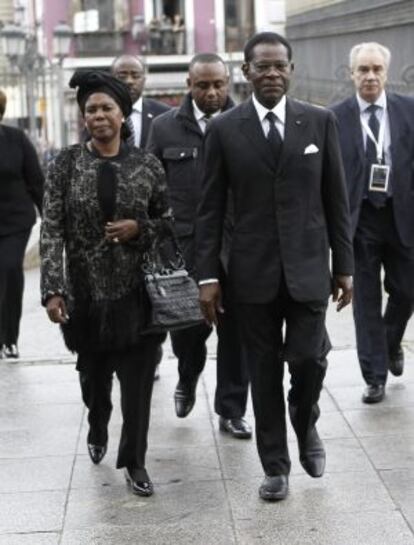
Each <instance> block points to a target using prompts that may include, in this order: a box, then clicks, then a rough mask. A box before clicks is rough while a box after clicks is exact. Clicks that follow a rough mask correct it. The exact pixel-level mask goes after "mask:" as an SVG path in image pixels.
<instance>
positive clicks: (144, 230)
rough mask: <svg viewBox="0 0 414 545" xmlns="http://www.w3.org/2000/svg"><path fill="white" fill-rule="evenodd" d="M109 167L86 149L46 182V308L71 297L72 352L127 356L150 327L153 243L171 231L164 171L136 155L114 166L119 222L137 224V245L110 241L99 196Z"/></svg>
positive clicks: (61, 162)
mask: <svg viewBox="0 0 414 545" xmlns="http://www.w3.org/2000/svg"><path fill="white" fill-rule="evenodd" d="M102 160H103V159H101V158H100V157H96V156H94V155H93V154H91V153H90V152H89V151H88V149H87V148H86V146H85V145H84V144H79V145H74V146H71V147H69V148H65V149H63V150H62V151H61V152H60V153H59V154H58V155H57V156H56V158H55V159H54V161H53V162H52V163H51V165H50V167H49V171H48V176H47V180H46V187H45V196H44V203H43V222H42V228H41V237H40V254H41V295H42V302H43V304H45V303H46V301H47V299H48V298H49V297H50V296H51V295H54V294H61V295H63V296H64V298H65V300H66V303H67V307H68V313H69V321H68V322H67V324H66V325H64V326H63V328H62V329H63V334H64V338H65V341H66V344H67V346H68V348H69V349H70V350H74V351H77V352H80V351H83V350H95V351H99V350H112V349H122V348H125V347H127V346H130V345H131V344H134V343H136V342H137V340H138V338H139V334H140V331H141V330H142V328H143V326H144V325H145V324H144V322H145V309H144V306H145V305H144V302H143V294H142V273H141V262H142V257H143V253H144V252H145V250H146V249H148V247H149V246H150V244H151V242H152V240H153V238H154V236H156V235H157V236H160V237H161V238H162V237H163V236H164V235H165V234H166V233H167V232H168V231H169V229H170V222H171V214H170V210H169V207H168V201H167V193H166V182H165V176H164V171H163V169H162V166H161V164H160V163H159V161H158V159H156V158H155V157H154V156H153V155H151V154H149V153H148V152H146V151H144V150H141V149H138V148H133V149H130V150H129V151H128V152H127V153H126V154H125V155H124V156H121V157H118V158H116V159H114V160H112V161H111V163H112V165H113V167H114V169H115V173H116V177H117V189H116V191H117V193H116V203H115V217H114V220H118V219H136V220H137V221H138V224H139V228H140V234H139V236H138V238H137V239H136V240H133V241H129V242H127V243H124V244H113V243H110V242H108V241H106V240H105V237H104V224H105V221H104V218H103V215H102V212H101V209H100V206H99V202H98V196H97V173H98V170H99V165H100V163H101V161H102Z"/></svg>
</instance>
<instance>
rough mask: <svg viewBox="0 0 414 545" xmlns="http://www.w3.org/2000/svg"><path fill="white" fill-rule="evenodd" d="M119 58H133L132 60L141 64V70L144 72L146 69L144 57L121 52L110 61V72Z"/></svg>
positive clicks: (113, 69)
mask: <svg viewBox="0 0 414 545" xmlns="http://www.w3.org/2000/svg"><path fill="white" fill-rule="evenodd" d="M121 59H133V60H135V61H137V62H138V63H139V64H140V65H141V66H142V70H143V71H144V72H146V70H147V65H146V64H145V61H144V59H143V58H142V57H139V56H138V55H133V54H129V53H122V55H118V56H117V57H115V58H114V60H113V61H112V63H111V73H112V74H113V73H114V71H115V65H116V64H117V63H118V61H120V60H121Z"/></svg>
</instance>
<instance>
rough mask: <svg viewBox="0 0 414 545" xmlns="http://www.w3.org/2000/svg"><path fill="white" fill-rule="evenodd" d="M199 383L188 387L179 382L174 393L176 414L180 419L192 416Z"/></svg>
mask: <svg viewBox="0 0 414 545" xmlns="http://www.w3.org/2000/svg"><path fill="white" fill-rule="evenodd" d="M196 387H197V382H195V383H193V384H191V385H186V384H183V383H182V382H181V381H178V384H177V387H176V389H175V392H174V402H175V414H176V415H177V416H178V418H185V417H186V416H188V415H189V414H190V412H191V411H192V409H193V407H194V403H195V401H196V394H195V392H196Z"/></svg>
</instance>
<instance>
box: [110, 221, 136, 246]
mask: <svg viewBox="0 0 414 545" xmlns="http://www.w3.org/2000/svg"><path fill="white" fill-rule="evenodd" d="M138 235H139V226H138V222H136V221H135V220H118V221H108V223H107V224H106V225H105V238H106V240H109V241H111V242H113V243H114V244H119V243H120V242H127V241H128V240H131V238H136V237H137V236H138Z"/></svg>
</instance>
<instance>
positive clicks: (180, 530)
mask: <svg viewBox="0 0 414 545" xmlns="http://www.w3.org/2000/svg"><path fill="white" fill-rule="evenodd" d="M121 540H122V541H121ZM121 543H122V545H138V544H142V545H172V544H176V545H199V544H200V545H201V544H203V545H204V544H208V545H235V544H236V541H235V538H234V535H233V529H232V527H231V523H230V522H225V521H223V520H221V519H215V520H214V523H213V524H212V523H200V522H197V523H196V524H195V523H194V522H187V521H186V520H180V521H178V522H176V523H169V522H165V523H163V524H152V525H149V524H145V525H140V526H139V527H138V526H136V527H131V526H110V527H108V526H103V525H98V526H95V527H94V528H93V530H87V529H84V530H70V531H67V532H66V531H65V534H64V538H63V541H62V544H61V545H80V544H82V545H120V544H121Z"/></svg>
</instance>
